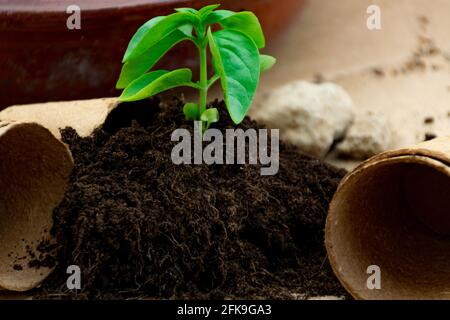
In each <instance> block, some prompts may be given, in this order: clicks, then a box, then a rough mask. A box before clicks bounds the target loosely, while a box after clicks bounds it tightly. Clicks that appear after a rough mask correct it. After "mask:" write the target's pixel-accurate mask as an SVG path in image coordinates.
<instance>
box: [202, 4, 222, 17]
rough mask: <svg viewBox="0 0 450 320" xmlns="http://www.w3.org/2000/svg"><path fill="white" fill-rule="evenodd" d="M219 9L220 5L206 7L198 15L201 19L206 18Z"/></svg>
mask: <svg viewBox="0 0 450 320" xmlns="http://www.w3.org/2000/svg"><path fill="white" fill-rule="evenodd" d="M218 7H220V4H212V5H209V6H206V7H203V8H201V9H200V10H199V11H198V13H199V15H200V16H201V17H205V16H206V15H208V14H210V13H211V12H213V11H214V10H216V9H217V8H218Z"/></svg>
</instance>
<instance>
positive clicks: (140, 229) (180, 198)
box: [35, 100, 344, 299]
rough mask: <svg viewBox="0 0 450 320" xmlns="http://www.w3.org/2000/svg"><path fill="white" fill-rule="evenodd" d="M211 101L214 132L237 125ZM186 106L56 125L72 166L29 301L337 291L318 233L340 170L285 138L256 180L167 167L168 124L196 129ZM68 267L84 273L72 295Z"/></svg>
mask: <svg viewBox="0 0 450 320" xmlns="http://www.w3.org/2000/svg"><path fill="white" fill-rule="evenodd" d="M214 104H215V105H217V106H218V108H219V110H221V112H222V113H221V121H220V123H218V124H216V126H215V127H216V128H219V129H225V128H232V127H234V126H233V124H232V123H231V120H229V116H228V115H227V114H226V112H225V107H224V106H223V105H222V103H218V102H215V103H214ZM182 105H183V104H182V102H181V101H179V100H174V101H172V102H170V103H168V104H160V103H159V101H157V100H150V101H146V102H141V103H137V104H130V105H123V106H121V107H120V108H118V109H117V110H115V111H114V112H113V113H112V115H111V116H110V118H109V119H108V121H107V122H106V124H105V126H104V128H102V129H101V130H97V131H96V132H95V134H94V135H93V136H92V137H89V138H80V137H79V136H78V135H77V134H76V132H75V131H74V130H72V129H70V128H68V129H65V130H64V131H63V138H64V141H65V142H67V143H68V144H69V146H70V149H71V151H72V153H73V156H74V159H75V164H76V165H75V170H74V172H73V174H72V177H71V185H70V188H69V190H68V191H67V193H66V196H65V199H64V201H63V202H62V203H61V204H60V206H59V207H58V208H57V209H56V210H55V212H54V222H55V225H54V228H53V230H52V232H53V234H54V235H55V236H56V238H57V240H58V246H57V250H56V253H54V255H55V259H56V261H57V262H58V264H57V267H56V269H55V271H54V272H53V274H52V275H51V276H50V277H49V278H48V279H47V280H46V281H45V282H44V284H43V285H42V287H41V288H40V289H39V290H38V291H37V292H36V295H37V297H39V298H54V297H57V298H82V299H86V298H87V299H102V298H103V299H104V298H108V299H109V298H119V299H122V298H188V299H189V298H210V299H222V298H294V297H300V295H305V296H306V297H307V296H316V295H343V294H344V290H343V289H342V287H341V286H340V284H339V283H338V281H337V280H336V278H335V277H334V275H333V273H332V271H331V269H330V266H329V264H328V261H327V258H326V252H325V248H324V244H323V237H324V233H323V229H324V223H325V218H326V214H327V209H328V203H329V201H330V199H331V197H332V195H333V192H334V191H335V189H336V186H337V184H338V182H339V180H340V179H341V178H342V176H343V174H344V172H343V171H339V170H337V169H334V168H332V167H330V166H327V165H325V164H324V163H322V162H320V161H319V160H315V159H312V158H310V157H307V156H305V155H303V154H301V153H300V152H299V151H298V150H297V149H296V148H295V147H293V146H291V145H287V144H281V146H280V170H279V173H278V175H276V176H261V175H260V166H259V165H212V166H208V165H182V166H177V165H174V164H173V163H172V161H171V157H170V155H171V150H172V148H173V146H174V144H175V143H174V142H171V141H170V137H171V134H172V131H173V130H175V129H176V128H179V127H182V128H186V129H189V130H191V131H192V127H193V125H192V122H186V121H185V120H184V118H183V114H182ZM239 127H241V128H243V129H247V128H258V127H260V126H259V125H258V124H257V123H255V122H253V121H251V120H249V119H246V120H245V121H244V122H243V123H242V124H241V125H240V126H239ZM48 260H49V259H47V260H46V261H48ZM35 264H36V265H38V264H39V263H36V261H35ZM69 265H78V266H79V267H80V268H81V271H82V289H81V290H78V291H77V292H75V291H70V290H68V289H67V288H66V279H67V277H68V275H67V274H66V268H67V266H69Z"/></svg>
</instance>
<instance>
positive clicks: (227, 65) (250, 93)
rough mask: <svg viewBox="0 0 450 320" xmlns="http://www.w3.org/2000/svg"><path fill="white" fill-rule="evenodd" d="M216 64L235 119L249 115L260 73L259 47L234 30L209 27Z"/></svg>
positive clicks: (238, 120)
mask: <svg viewBox="0 0 450 320" xmlns="http://www.w3.org/2000/svg"><path fill="white" fill-rule="evenodd" d="M208 40H209V44H210V48H211V53H212V56H213V60H214V65H215V68H216V71H217V73H218V74H219V76H220V81H221V83H222V89H223V91H224V98H225V103H226V105H227V109H228V112H229V113H230V116H231V119H232V120H233V121H234V123H236V124H239V123H240V122H241V121H242V120H243V119H244V118H245V116H246V114H247V112H248V110H249V108H250V106H251V104H252V102H253V98H254V95H255V92H256V88H257V87H258V83H259V76H260V61H259V50H258V48H257V47H256V44H255V42H254V41H253V40H252V39H250V38H249V37H248V36H247V35H245V34H244V33H241V32H238V31H235V30H221V31H218V32H215V33H214V34H213V33H212V32H211V29H209V30H208Z"/></svg>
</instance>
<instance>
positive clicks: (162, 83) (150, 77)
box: [119, 69, 192, 101]
mask: <svg viewBox="0 0 450 320" xmlns="http://www.w3.org/2000/svg"><path fill="white" fill-rule="evenodd" d="M191 79H192V72H191V70H189V69H178V70H175V71H171V72H169V71H165V70H159V71H153V72H150V73H146V74H144V75H143V76H141V77H139V78H138V79H136V80H134V81H133V82H132V83H130V85H129V86H128V87H126V89H125V90H124V91H123V92H122V95H121V96H120V97H119V100H120V101H137V100H142V99H146V98H148V97H151V96H154V95H155V94H158V93H161V92H163V91H166V90H169V89H172V88H176V87H181V86H191V85H192V82H191Z"/></svg>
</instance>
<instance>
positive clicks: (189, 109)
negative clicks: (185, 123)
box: [183, 103, 200, 120]
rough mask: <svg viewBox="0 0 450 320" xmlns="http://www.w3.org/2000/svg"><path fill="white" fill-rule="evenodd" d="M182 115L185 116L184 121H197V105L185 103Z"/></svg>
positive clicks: (198, 115)
mask: <svg viewBox="0 0 450 320" xmlns="http://www.w3.org/2000/svg"><path fill="white" fill-rule="evenodd" d="M183 113H184V115H185V116H186V120H198V118H199V117H200V114H199V106H198V104H196V103H186V104H185V105H184V107H183Z"/></svg>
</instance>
